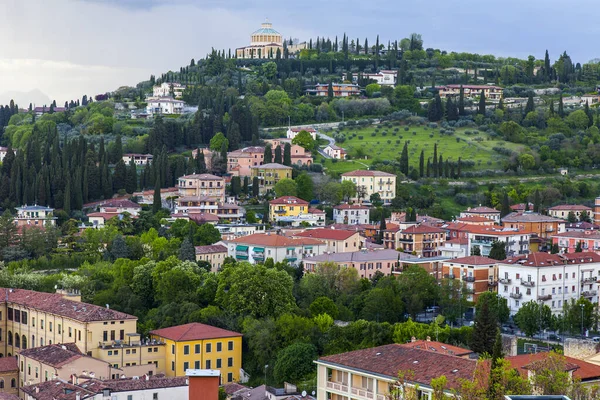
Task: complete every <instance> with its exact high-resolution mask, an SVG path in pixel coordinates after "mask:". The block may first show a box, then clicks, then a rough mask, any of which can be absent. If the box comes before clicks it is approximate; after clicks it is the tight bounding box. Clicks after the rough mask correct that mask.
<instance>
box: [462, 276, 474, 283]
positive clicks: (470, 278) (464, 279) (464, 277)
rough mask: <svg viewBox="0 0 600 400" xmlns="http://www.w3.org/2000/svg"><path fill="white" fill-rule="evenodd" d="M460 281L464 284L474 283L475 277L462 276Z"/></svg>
mask: <svg viewBox="0 0 600 400" xmlns="http://www.w3.org/2000/svg"><path fill="white" fill-rule="evenodd" d="M462 280H463V281H465V282H475V277H474V276H463V277H462Z"/></svg>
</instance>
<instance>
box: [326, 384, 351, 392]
mask: <svg viewBox="0 0 600 400" xmlns="http://www.w3.org/2000/svg"><path fill="white" fill-rule="evenodd" d="M327 389H333V390H337V391H338V392H348V385H345V384H343V383H341V382H327Z"/></svg>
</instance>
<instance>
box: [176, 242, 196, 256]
mask: <svg viewBox="0 0 600 400" xmlns="http://www.w3.org/2000/svg"><path fill="white" fill-rule="evenodd" d="M178 255H179V259H180V260H181V261H196V249H195V248H194V245H193V244H192V242H191V241H190V238H189V237H186V238H185V239H183V242H181V246H180V247H179V254H178Z"/></svg>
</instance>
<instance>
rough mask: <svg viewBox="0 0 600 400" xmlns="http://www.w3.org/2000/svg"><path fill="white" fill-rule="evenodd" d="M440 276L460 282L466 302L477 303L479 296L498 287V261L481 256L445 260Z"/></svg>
mask: <svg viewBox="0 0 600 400" xmlns="http://www.w3.org/2000/svg"><path fill="white" fill-rule="evenodd" d="M442 274H443V276H444V278H447V279H458V280H460V281H461V282H462V283H463V285H464V287H465V289H466V291H467V293H468V300H469V301H473V302H477V299H478V297H479V295H481V294H482V293H485V292H488V291H495V290H496V286H498V261H497V260H494V259H492V258H488V257H483V256H467V257H460V258H454V259H451V260H446V261H444V263H443V264H442Z"/></svg>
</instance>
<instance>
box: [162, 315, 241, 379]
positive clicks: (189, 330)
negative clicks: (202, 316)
mask: <svg viewBox="0 0 600 400" xmlns="http://www.w3.org/2000/svg"><path fill="white" fill-rule="evenodd" d="M150 337H151V338H152V339H155V340H157V341H160V342H164V343H165V344H166V348H167V355H166V365H167V368H166V370H167V371H166V375H167V376H185V372H186V370H188V369H216V370H219V371H220V372H221V377H222V383H231V382H238V381H239V380H240V369H241V368H242V334H241V333H238V332H233V331H229V330H226V329H221V328H217V327H215V326H211V325H206V324H201V323H198V322H192V323H189V324H185V325H178V326H172V327H169V328H162V329H155V330H153V331H150Z"/></svg>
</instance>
